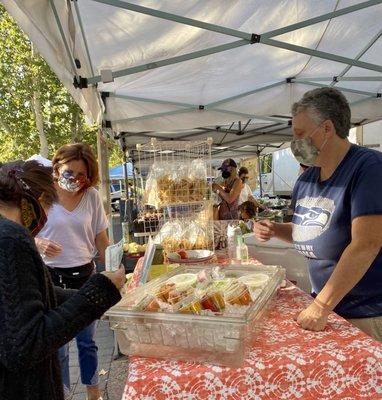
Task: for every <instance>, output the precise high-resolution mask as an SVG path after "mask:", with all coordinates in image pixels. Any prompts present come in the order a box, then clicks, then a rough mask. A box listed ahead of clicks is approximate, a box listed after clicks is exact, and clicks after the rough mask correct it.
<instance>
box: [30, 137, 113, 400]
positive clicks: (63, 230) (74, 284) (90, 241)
mask: <svg viewBox="0 0 382 400" xmlns="http://www.w3.org/2000/svg"><path fill="white" fill-rule="evenodd" d="M53 176H54V179H55V183H56V189H57V193H58V199H59V201H58V203H57V204H55V205H53V207H52V208H51V209H50V210H49V213H48V221H47V223H46V225H45V226H44V228H43V229H42V231H41V232H40V233H39V235H38V237H37V238H36V244H37V247H38V249H39V251H40V253H41V254H42V256H43V258H44V261H45V263H46V265H48V266H49V267H50V268H49V270H50V273H51V276H52V280H53V282H54V284H55V285H58V286H61V287H63V288H70V289H79V288H80V287H81V286H82V285H83V284H84V283H85V282H86V281H87V280H88V279H89V277H90V276H91V275H92V274H93V273H94V268H95V266H94V261H93V259H94V258H95V256H96V254H98V257H99V260H100V262H101V263H102V264H103V263H104V259H105V249H106V247H107V246H108V244H109V240H108V236H107V227H108V221H107V218H106V215H105V212H104V209H103V207H102V203H101V199H100V197H99V195H98V192H97V190H96V189H95V188H94V186H96V185H97V183H98V180H99V175H98V165H97V160H96V158H95V156H94V154H93V152H92V150H91V148H90V146H88V145H87V144H83V143H76V144H69V145H65V146H62V147H61V148H60V149H59V150H58V151H57V153H56V155H55V156H54V158H53ZM94 334H95V323H93V324H92V325H90V326H89V327H87V328H85V329H84V330H83V331H82V332H81V333H80V334H79V335H77V337H76V342H77V347H78V358H79V364H80V372H81V381H82V383H83V384H84V385H86V386H87V395H88V399H89V400H98V399H99V398H100V396H101V393H100V390H99V386H98V357H97V350H98V348H97V346H96V344H95V341H94ZM68 347H69V345H66V346H64V347H62V348H61V349H60V352H59V354H60V362H61V370H62V380H63V384H64V390H65V392H66V393H68V392H69V391H70V374H69V349H68Z"/></svg>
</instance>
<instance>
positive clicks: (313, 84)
mask: <svg viewBox="0 0 382 400" xmlns="http://www.w3.org/2000/svg"><path fill="white" fill-rule="evenodd" d="M293 82H295V81H294V80H293ZM301 84H302V85H308V86H316V87H321V88H325V87H330V85H324V84H322V83H317V82H310V81H304V82H301ZM336 89H337V90H339V91H341V92H349V93H355V94H360V95H363V96H371V97H377V93H373V92H366V91H364V90H356V89H349V88H344V87H340V86H337V87H336Z"/></svg>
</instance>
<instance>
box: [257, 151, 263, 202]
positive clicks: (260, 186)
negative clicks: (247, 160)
mask: <svg viewBox="0 0 382 400" xmlns="http://www.w3.org/2000/svg"><path fill="white" fill-rule="evenodd" d="M256 153H257V169H258V171H259V189H260V198H262V197H263V183H262V181H261V161H260V153H261V152H260V150H259V149H257V152H256Z"/></svg>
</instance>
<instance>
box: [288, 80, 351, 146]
mask: <svg viewBox="0 0 382 400" xmlns="http://www.w3.org/2000/svg"><path fill="white" fill-rule="evenodd" d="M301 111H307V112H308V113H309V114H310V116H311V118H312V119H313V120H314V121H315V123H316V124H317V125H319V124H321V123H322V122H323V121H325V120H330V121H332V123H333V125H334V128H335V130H336V133H337V135H338V136H339V137H341V138H346V137H347V136H348V135H349V130H350V126H351V111H350V106H349V103H348V101H347V99H346V97H345V96H344V95H343V94H342V93H341V92H340V91H339V90H337V89H334V88H331V87H330V88H329V87H325V88H319V89H313V90H310V91H309V92H306V93H305V94H304V96H303V97H302V99H301V100H299V101H298V102H297V103H294V104H293V106H292V115H293V116H295V115H296V114H298V113H300V112H301Z"/></svg>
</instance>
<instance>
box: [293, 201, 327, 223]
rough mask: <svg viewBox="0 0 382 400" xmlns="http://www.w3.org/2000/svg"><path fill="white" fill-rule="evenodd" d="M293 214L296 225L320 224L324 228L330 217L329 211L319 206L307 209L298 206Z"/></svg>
mask: <svg viewBox="0 0 382 400" xmlns="http://www.w3.org/2000/svg"><path fill="white" fill-rule="evenodd" d="M294 216H295V220H294V222H295V223H296V224H298V225H301V226H320V227H321V228H325V226H326V225H327V223H328V221H329V218H330V212H329V211H327V210H323V209H322V208H319V207H313V208H311V209H309V208H307V207H303V206H299V207H298V208H296V211H295V213H294Z"/></svg>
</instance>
